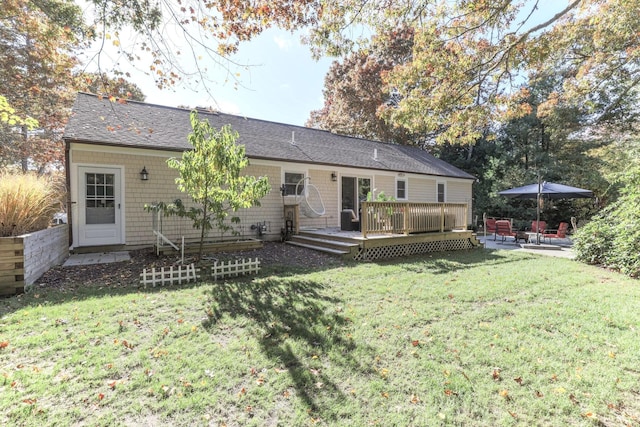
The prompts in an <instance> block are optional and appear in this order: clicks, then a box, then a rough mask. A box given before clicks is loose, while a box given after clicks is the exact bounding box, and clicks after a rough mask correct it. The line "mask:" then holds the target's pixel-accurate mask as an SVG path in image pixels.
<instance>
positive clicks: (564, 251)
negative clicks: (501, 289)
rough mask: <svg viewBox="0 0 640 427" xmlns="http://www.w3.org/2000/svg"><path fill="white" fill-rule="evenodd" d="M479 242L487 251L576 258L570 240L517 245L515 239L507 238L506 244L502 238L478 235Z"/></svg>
mask: <svg viewBox="0 0 640 427" xmlns="http://www.w3.org/2000/svg"><path fill="white" fill-rule="evenodd" d="M477 238H478V240H479V241H480V242H482V243H484V247H485V249H495V250H504V251H523V252H529V253H534V254H540V255H546V256H554V257H559V258H569V259H573V258H575V257H576V254H575V252H573V249H572V248H571V244H572V243H571V240H570V239H554V240H553V244H541V245H535V244H529V243H515V242H514V241H513V239H511V238H507V239H506V240H505V241H504V242H502V241H501V239H500V238H498V239H496V240H495V241H494V240H493V236H487V238H486V240H485V237H484V236H482V235H480V233H478V236H477Z"/></svg>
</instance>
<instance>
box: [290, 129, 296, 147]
mask: <svg viewBox="0 0 640 427" xmlns="http://www.w3.org/2000/svg"><path fill="white" fill-rule="evenodd" d="M291 145H296V133H295V132H294V131H291Z"/></svg>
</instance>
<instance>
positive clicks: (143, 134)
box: [64, 93, 475, 249]
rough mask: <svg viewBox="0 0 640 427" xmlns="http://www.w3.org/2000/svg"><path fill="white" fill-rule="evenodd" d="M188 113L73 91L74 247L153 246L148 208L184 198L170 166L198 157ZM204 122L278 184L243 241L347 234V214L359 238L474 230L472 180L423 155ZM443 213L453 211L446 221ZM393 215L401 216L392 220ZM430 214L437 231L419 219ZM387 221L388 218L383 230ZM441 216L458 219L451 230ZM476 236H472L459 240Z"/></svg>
mask: <svg viewBox="0 0 640 427" xmlns="http://www.w3.org/2000/svg"><path fill="white" fill-rule="evenodd" d="M189 114H190V111H189V110H187V109H181V108H172V107H166V106H160V105H152V104H147V103H142V102H134V101H127V102H110V101H109V100H107V99H106V98H100V97H97V96H94V95H90V94H85V93H79V94H78V96H77V99H76V101H75V104H74V107H73V113H72V116H71V119H70V120H69V123H68V125H67V127H66V129H65V133H64V141H65V144H66V166H67V167H66V170H67V182H68V187H69V195H70V200H69V209H68V213H69V222H70V226H71V227H70V230H71V235H72V237H71V246H72V247H73V248H80V247H104V246H110V245H117V246H124V247H141V246H150V245H153V244H155V243H156V241H157V236H156V235H155V234H154V227H155V228H156V229H157V228H158V224H157V221H156V223H155V224H154V221H153V214H152V213H150V212H148V211H146V210H145V209H144V206H145V204H154V203H157V202H165V203H169V202H172V201H173V200H175V199H176V198H181V199H182V200H187V199H188V196H187V195H186V194H184V193H181V192H180V191H178V189H177V186H176V183H175V178H176V177H177V172H176V171H175V170H172V169H170V168H169V167H168V166H167V163H166V161H167V159H168V158H170V157H180V156H181V153H182V152H183V151H184V150H188V149H190V148H191V146H190V144H189V143H188V141H187V136H188V134H189V133H190V132H191V126H190V123H189ZM199 118H200V119H207V120H209V122H210V123H211V125H212V126H214V127H216V128H220V127H222V126H223V125H226V124H228V125H231V127H232V128H233V129H234V130H235V131H237V132H238V133H239V135H240V137H239V139H238V141H237V142H238V143H239V144H243V145H244V146H245V148H246V155H247V157H248V158H249V160H250V166H249V167H247V168H246V169H245V171H246V173H247V174H250V175H255V176H267V177H268V179H269V182H270V184H271V192H270V193H269V194H268V195H267V196H266V197H265V198H263V199H262V200H261V206H260V207H252V208H249V209H245V210H243V211H241V212H239V213H238V216H239V217H240V218H241V223H240V224H239V225H237V226H236V227H235V229H236V231H237V232H238V233H239V236H240V238H253V237H257V236H260V237H261V238H263V239H266V240H277V239H280V237H281V231H282V229H283V228H285V226H286V225H292V223H293V222H295V224H294V226H295V229H296V230H301V231H304V230H305V229H316V230H324V229H334V230H335V229H338V228H342V229H345V224H344V219H345V216H344V214H343V215H341V213H342V212H343V211H345V210H348V211H349V212H353V214H352V215H353V216H354V217H357V219H358V220H360V225H361V229H362V231H361V232H360V233H356V234H359V237H360V239H361V240H367V239H370V238H375V236H382V235H389V234H397V235H402V236H405V237H407V236H410V235H415V234H416V233H418V232H421V231H440V232H442V233H445V232H449V231H451V230H453V229H456V228H457V229H460V230H463V231H464V230H466V225H467V224H468V223H470V215H471V187H472V183H473V181H474V180H475V178H474V177H473V176H471V175H469V174H467V173H465V172H463V171H461V170H459V169H457V168H455V167H453V166H452V165H450V164H448V163H446V162H444V161H441V160H438V159H436V158H435V157H433V156H432V155H430V154H428V153H427V152H425V151H423V150H421V149H419V148H417V147H410V146H400V145H394V144H386V143H381V142H376V141H370V140H365V139H361V138H353V137H348V136H342V135H336V134H333V133H331V132H327V131H322V130H317V129H311V128H305V127H300V126H293V125H287V124H281V123H273V122H267V121H263V120H257V119H250V118H246V117H240V116H234V115H229V114H222V113H216V112H211V111H199ZM296 191H297V192H298V193H299V194H298V195H296ZM382 192H384V194H385V195H387V196H390V197H393V198H394V199H395V200H396V202H394V203H388V204H386V205H384V206H383V205H380V204H376V203H367V202H366V201H365V199H366V195H367V194H369V193H371V194H373V195H374V198H375V196H376V195H380V193H382ZM283 205H287V206H288V208H284V206H283ZM445 206H446V208H447V212H453V214H451V213H450V214H447V215H445V209H444V207H445ZM460 208H462V209H460ZM392 210H393V212H391V211H392ZM454 211H455V212H454ZM285 212H287V213H285ZM409 212H413V213H412V214H411V215H409ZM427 212H429V213H428V215H427V214H426V213H427ZM434 212H435V214H434ZM387 213H393V214H394V221H393V222H392V221H390V220H391V217H389V215H388V214H387ZM398 213H402V216H398V215H395V214H398ZM425 215H426V216H425ZM434 215H435V217H437V218H435V221H437V224H439V225H437V226H436V227H435V228H433V225H432V226H430V227H431V229H428V228H424V226H420V225H419V224H418V222H416V220H417V219H419V218H417V217H420V216H421V217H422V221H423V222H424V220H425V218H426V217H431V220H433V219H434ZM285 216H286V218H285ZM382 216H387V217H388V218H387V219H388V220H389V221H387V222H386V223H383V221H382ZM445 216H447V217H451V219H450V220H447V221H445V219H446V218H445ZM414 217H416V218H414ZM286 219H290V220H291V221H290V222H289V223H288V224H287V222H286ZM161 221H162V222H163V224H162V233H163V234H164V235H166V236H167V237H168V238H170V239H174V241H179V240H178V239H179V238H180V237H181V236H185V237H187V238H190V237H191V238H192V237H196V236H198V235H199V234H198V230H194V229H193V228H192V227H191V222H189V221H188V220H186V219H179V218H172V217H170V218H163V219H161ZM445 222H448V224H445ZM347 228H349V227H347ZM445 228H446V230H445ZM209 236H210V238H211V239H212V240H215V239H220V238H224V237H226V238H230V237H231V236H230V235H229V234H227V235H226V236H221V235H216V233H215V232H213V233H210V234H209ZM237 238H238V237H234V239H237ZM470 238H471V233H470V232H467V233H466V234H464V235H462V234H459V235H457V236H456V239H458V240H460V239H462V240H465V239H466V240H469V239H470ZM432 240H433V238H432ZM436 240H437V239H436ZM440 240H442V236H440ZM463 246H465V247H466V244H465V245H463ZM438 248H440V249H442V247H441V246H439V247H438Z"/></svg>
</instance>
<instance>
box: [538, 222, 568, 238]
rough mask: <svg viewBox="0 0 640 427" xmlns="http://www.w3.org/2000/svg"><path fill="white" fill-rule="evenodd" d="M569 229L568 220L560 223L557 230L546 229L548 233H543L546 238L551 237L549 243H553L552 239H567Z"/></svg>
mask: <svg viewBox="0 0 640 427" xmlns="http://www.w3.org/2000/svg"><path fill="white" fill-rule="evenodd" d="M568 229H569V223H568V222H561V223H560V225H558V229H557V230H546V231H547V232H546V233H543V234H542V237H543V238H544V239H549V243H551V239H566V238H567V230H568Z"/></svg>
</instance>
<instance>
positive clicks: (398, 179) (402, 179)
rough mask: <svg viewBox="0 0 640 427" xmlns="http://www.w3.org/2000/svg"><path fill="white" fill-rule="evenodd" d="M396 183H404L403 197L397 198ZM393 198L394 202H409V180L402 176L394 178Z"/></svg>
mask: <svg viewBox="0 0 640 427" xmlns="http://www.w3.org/2000/svg"><path fill="white" fill-rule="evenodd" d="M398 182H404V197H398ZM395 198H396V200H409V180H408V179H407V177H405V176H402V177H398V176H396V181H395Z"/></svg>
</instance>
